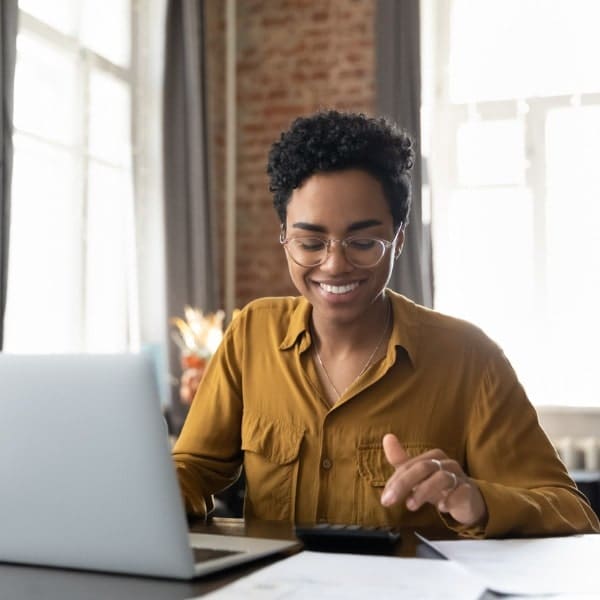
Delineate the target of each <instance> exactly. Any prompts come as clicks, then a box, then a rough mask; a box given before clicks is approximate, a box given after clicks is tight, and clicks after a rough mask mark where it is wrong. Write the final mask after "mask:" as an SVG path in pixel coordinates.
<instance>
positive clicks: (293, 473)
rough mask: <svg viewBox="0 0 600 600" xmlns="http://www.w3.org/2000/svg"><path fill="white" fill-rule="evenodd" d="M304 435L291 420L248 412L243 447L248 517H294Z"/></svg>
mask: <svg viewBox="0 0 600 600" xmlns="http://www.w3.org/2000/svg"><path fill="white" fill-rule="evenodd" d="M303 437H304V430H302V429H299V428H297V427H295V426H293V425H291V424H290V423H285V422H282V421H276V420H274V419H270V418H268V417H264V416H254V415H249V414H245V415H244V419H243V421H242V450H243V451H244V471H245V475H246V497H245V503H244V516H245V517H246V518H251V517H254V518H258V519H265V520H284V521H293V520H294V515H295V511H296V489H297V483H298V462H299V455H300V447H301V445H302V439H303Z"/></svg>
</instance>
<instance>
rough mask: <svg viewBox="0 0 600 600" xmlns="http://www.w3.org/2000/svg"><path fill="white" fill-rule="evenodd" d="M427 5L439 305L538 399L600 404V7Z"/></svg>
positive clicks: (501, 1)
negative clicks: (477, 331)
mask: <svg viewBox="0 0 600 600" xmlns="http://www.w3.org/2000/svg"><path fill="white" fill-rule="evenodd" d="M546 6H547V5H546V4H544V3H541V2H539V1H536V0H488V1H486V2H475V1H469V0H451V1H450V2H443V3H437V2H426V3H425V10H424V29H423V34H424V35H423V39H424V53H423V56H424V58H425V60H426V62H425V65H424V66H425V72H424V78H423V80H424V82H426V83H427V82H428V85H429V88H428V90H426V91H424V98H425V106H424V109H423V119H424V121H425V126H424V131H427V132H430V134H429V135H430V139H429V140H427V143H424V147H427V148H428V149H429V148H430V150H429V156H428V157H427V160H428V163H429V165H430V169H429V173H430V184H431V202H432V213H433V240H434V265H435V281H436V308H437V309H439V310H441V311H444V312H447V313H450V314H454V315H457V316H459V317H462V318H466V319H468V320H470V321H472V322H474V323H476V324H477V325H479V326H480V327H482V329H484V331H486V332H487V333H488V334H489V335H490V336H491V337H492V338H494V339H495V340H496V341H497V342H499V343H500V345H501V346H502V347H503V348H504V350H505V352H506V354H507V356H508V357H509V358H510V360H511V362H512V363H513V365H514V366H515V369H516V370H517V373H518V375H519V377H520V379H521V380H522V381H523V383H524V385H525V388H526V389H527V391H528V394H529V396H530V398H531V400H532V401H533V402H534V403H535V404H538V405H572V406H600V386H598V384H597V377H596V375H595V369H597V366H596V365H597V363H598V361H599V360H600V352H599V351H598V344H597V340H598V338H599V337H600V311H599V310H598V306H600V169H598V166H597V160H598V156H600V69H598V65H597V57H598V56H599V55H600V37H599V36H598V35H597V32H596V30H595V29H596V28H595V24H596V23H598V22H599V21H600V5H599V4H598V3H597V2H595V1H594V0H555V1H554V2H552V10H547V8H546Z"/></svg>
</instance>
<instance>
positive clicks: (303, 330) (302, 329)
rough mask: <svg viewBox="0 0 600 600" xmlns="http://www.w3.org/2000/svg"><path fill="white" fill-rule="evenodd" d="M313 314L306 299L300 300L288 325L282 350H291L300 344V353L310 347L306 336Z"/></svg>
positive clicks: (281, 346) (280, 346)
mask: <svg viewBox="0 0 600 600" xmlns="http://www.w3.org/2000/svg"><path fill="white" fill-rule="evenodd" d="M311 313H312V306H311V305H310V304H309V302H308V300H306V298H304V297H300V298H299V299H298V304H297V305H296V307H295V308H294V310H293V312H292V315H291V317H290V321H289V324H288V328H287V331H286V333H285V337H284V338H283V340H282V342H281V344H280V345H279V349H280V350H289V349H290V348H291V347H292V346H294V344H296V343H298V344H299V349H300V352H303V351H304V350H306V348H307V347H308V346H309V336H308V335H305V334H307V333H308V331H309V329H308V327H309V319H310V315H311Z"/></svg>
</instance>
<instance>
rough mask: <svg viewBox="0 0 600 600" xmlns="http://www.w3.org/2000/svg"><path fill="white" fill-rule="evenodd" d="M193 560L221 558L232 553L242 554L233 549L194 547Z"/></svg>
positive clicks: (204, 560)
mask: <svg viewBox="0 0 600 600" xmlns="http://www.w3.org/2000/svg"><path fill="white" fill-rule="evenodd" d="M192 551H193V553H194V562H196V563H202V562H206V561H208V560H215V558H223V557H224V556H231V555H233V554H242V553H241V552H237V551H234V550H215V549H213V548H194V547H192Z"/></svg>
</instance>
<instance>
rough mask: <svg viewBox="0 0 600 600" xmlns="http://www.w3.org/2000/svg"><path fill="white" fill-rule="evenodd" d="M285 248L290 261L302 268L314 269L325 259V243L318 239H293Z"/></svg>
mask: <svg viewBox="0 0 600 600" xmlns="http://www.w3.org/2000/svg"><path fill="white" fill-rule="evenodd" d="M287 248H288V252H289V253H290V256H291V257H292V259H293V260H295V261H296V262H297V263H298V264H299V265H302V266H304V267H314V266H315V265H318V264H320V263H322V262H323V261H324V260H325V258H326V257H327V242H326V241H325V240H322V239H320V238H308V237H307V238H294V239H293V240H289V241H288V243H287Z"/></svg>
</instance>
